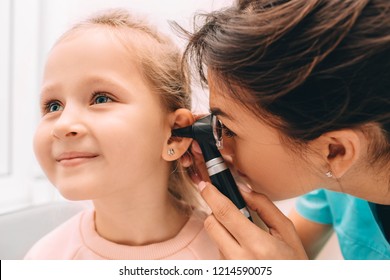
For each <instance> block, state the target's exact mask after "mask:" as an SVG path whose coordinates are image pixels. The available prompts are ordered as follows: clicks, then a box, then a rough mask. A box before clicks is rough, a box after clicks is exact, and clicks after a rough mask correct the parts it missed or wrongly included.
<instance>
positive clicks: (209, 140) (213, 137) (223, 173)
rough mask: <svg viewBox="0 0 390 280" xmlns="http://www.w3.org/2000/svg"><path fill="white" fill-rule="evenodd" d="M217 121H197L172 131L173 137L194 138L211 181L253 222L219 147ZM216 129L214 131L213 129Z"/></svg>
mask: <svg viewBox="0 0 390 280" xmlns="http://www.w3.org/2000/svg"><path fill="white" fill-rule="evenodd" d="M213 121H214V122H215V121H217V120H216V117H215V116H212V115H208V116H206V117H203V118H201V119H199V120H197V121H196V122H195V123H194V124H192V125H190V126H187V127H183V128H177V129H174V130H172V136H178V137H186V138H193V139H194V140H196V141H197V142H198V144H199V146H200V148H201V150H202V153H203V157H204V160H205V162H206V167H207V172H208V173H209V176H210V180H211V182H212V183H213V185H214V186H216V187H217V188H218V190H219V191H220V192H221V193H222V194H224V195H225V196H226V197H228V198H229V199H230V200H231V201H232V202H233V203H234V204H235V205H236V206H237V208H238V209H240V211H241V212H242V213H243V214H244V215H245V216H246V217H247V218H248V219H250V220H251V221H252V217H251V215H250V213H249V211H248V209H247V207H246V205H245V201H244V199H243V198H242V196H241V193H240V192H239V191H238V188H237V185H236V182H235V181H234V179H233V176H232V174H231V173H230V170H229V168H228V167H227V166H226V164H225V161H224V160H223V158H222V155H221V153H220V152H219V150H218V147H217V141H218V137H217V135H218V134H217V132H216V131H215V128H216V126H215V125H214V126H213V125H212V122H213ZM213 127H214V129H213Z"/></svg>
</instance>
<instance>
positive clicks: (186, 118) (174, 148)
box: [161, 108, 194, 161]
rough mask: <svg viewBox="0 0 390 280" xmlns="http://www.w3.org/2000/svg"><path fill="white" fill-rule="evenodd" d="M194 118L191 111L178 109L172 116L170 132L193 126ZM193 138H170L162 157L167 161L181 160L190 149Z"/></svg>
mask: <svg viewBox="0 0 390 280" xmlns="http://www.w3.org/2000/svg"><path fill="white" fill-rule="evenodd" d="M193 122H194V117H193V115H192V113H191V111H190V110H188V109H185V108H180V109H177V110H176V111H175V112H173V113H171V116H170V130H171V131H172V130H173V129H175V128H179V127H186V126H189V125H192V124H193ZM191 143H192V139H191V138H184V137H177V136H172V134H171V135H170V136H169V139H168V140H167V143H166V144H165V145H164V147H163V151H162V154H161V155H162V157H163V159H165V160H166V161H174V160H177V159H179V158H180V157H181V156H182V155H183V154H184V153H185V152H186V151H187V150H188V148H189V147H190V145H191Z"/></svg>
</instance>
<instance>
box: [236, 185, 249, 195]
mask: <svg viewBox="0 0 390 280" xmlns="http://www.w3.org/2000/svg"><path fill="white" fill-rule="evenodd" d="M237 187H238V188H239V189H240V190H242V191H243V192H246V193H251V192H252V189H251V188H249V187H248V186H247V185H246V184H243V183H237Z"/></svg>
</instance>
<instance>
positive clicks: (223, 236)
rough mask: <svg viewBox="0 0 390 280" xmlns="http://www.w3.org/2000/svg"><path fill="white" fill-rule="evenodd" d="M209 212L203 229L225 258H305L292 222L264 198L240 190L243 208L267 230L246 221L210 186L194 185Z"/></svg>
mask: <svg viewBox="0 0 390 280" xmlns="http://www.w3.org/2000/svg"><path fill="white" fill-rule="evenodd" d="M198 188H199V191H200V193H201V195H202V197H203V198H204V199H205V201H206V202H207V204H208V205H209V207H210V208H211V210H212V212H213V213H212V214H211V215H210V216H209V217H207V219H206V220H205V229H206V231H207V232H208V234H209V236H210V237H211V238H212V239H213V240H214V241H215V243H216V244H217V246H218V247H219V250H220V251H221V253H222V254H223V256H224V257H225V258H227V259H285V260H286V259H308V258H307V255H306V252H305V249H304V248H303V245H302V243H301V240H300V239H299V237H298V234H297V232H296V231H295V228H294V225H293V223H292V222H291V221H290V220H289V219H288V218H287V217H286V216H285V215H284V214H283V213H282V212H281V211H280V210H279V209H278V208H277V207H276V206H275V205H274V204H273V203H272V201H270V200H269V199H268V198H267V197H266V196H264V195H262V194H259V193H256V192H253V191H250V189H249V188H248V189H247V190H246V189H245V188H244V189H242V187H241V194H242V196H243V198H244V200H245V201H246V203H247V206H248V207H249V208H250V209H251V210H252V211H254V212H256V213H257V215H258V216H259V217H260V219H261V220H262V221H263V222H264V224H265V225H266V226H267V227H268V231H266V230H263V229H261V228H259V227H258V226H256V225H255V224H254V223H252V222H250V221H249V220H248V219H247V218H246V217H245V216H244V215H243V214H242V213H241V212H240V211H239V210H238V209H237V207H236V206H235V205H234V204H233V203H232V202H231V201H230V200H229V199H228V198H227V197H226V196H224V195H223V194H222V193H220V192H219V191H218V189H217V188H216V187H214V186H213V185H212V184H211V183H206V182H203V181H202V182H200V183H199V185H198Z"/></svg>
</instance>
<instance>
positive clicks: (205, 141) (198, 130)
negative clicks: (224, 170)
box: [172, 115, 221, 161]
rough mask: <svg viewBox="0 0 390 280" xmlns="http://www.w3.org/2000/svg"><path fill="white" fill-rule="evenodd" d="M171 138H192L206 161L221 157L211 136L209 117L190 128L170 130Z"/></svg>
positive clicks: (212, 135) (211, 129)
mask: <svg viewBox="0 0 390 280" xmlns="http://www.w3.org/2000/svg"><path fill="white" fill-rule="evenodd" d="M172 136H178V137H186V138H193V139H194V140H196V142H198V144H199V146H200V148H201V150H202V153H203V157H204V158H205V160H206V161H207V160H209V159H213V158H216V157H220V156H221V153H220V152H219V151H218V148H217V146H216V142H215V138H214V134H213V128H212V125H211V115H207V116H205V117H203V118H201V119H199V120H197V121H196V122H194V123H193V124H192V125H190V126H187V127H183V128H177V129H174V130H172Z"/></svg>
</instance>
